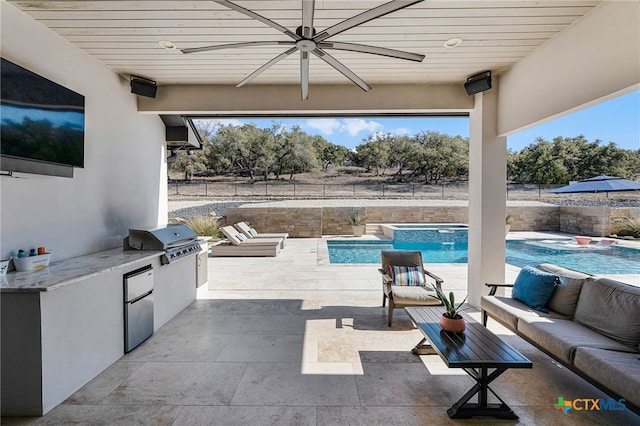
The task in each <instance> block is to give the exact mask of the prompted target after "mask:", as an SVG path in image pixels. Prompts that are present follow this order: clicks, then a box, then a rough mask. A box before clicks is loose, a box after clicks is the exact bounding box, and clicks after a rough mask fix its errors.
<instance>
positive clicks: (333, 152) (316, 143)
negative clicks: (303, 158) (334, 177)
mask: <svg viewBox="0 0 640 426" xmlns="http://www.w3.org/2000/svg"><path fill="white" fill-rule="evenodd" d="M311 143H312V144H313V147H314V149H315V152H316V158H317V159H318V161H319V162H320V163H321V164H322V170H324V171H325V172H326V171H327V170H328V169H329V166H330V165H332V164H333V165H334V166H341V165H342V164H343V163H344V161H345V160H346V159H347V157H348V155H349V150H348V149H347V148H346V147H344V146H342V145H336V144H333V143H331V142H329V141H327V140H326V139H325V138H323V137H322V136H318V135H316V136H311Z"/></svg>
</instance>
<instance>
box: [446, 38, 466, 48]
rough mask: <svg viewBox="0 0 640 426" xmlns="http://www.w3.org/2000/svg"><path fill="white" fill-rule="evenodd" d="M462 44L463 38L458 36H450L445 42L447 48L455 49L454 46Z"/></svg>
mask: <svg viewBox="0 0 640 426" xmlns="http://www.w3.org/2000/svg"><path fill="white" fill-rule="evenodd" d="M461 44H462V39H461V38H458V37H454V38H450V39H449V40H447V41H445V42H444V47H446V48H447V49H453V48H454V47H458V46H460V45H461Z"/></svg>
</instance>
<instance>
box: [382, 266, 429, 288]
mask: <svg viewBox="0 0 640 426" xmlns="http://www.w3.org/2000/svg"><path fill="white" fill-rule="evenodd" d="M389 275H391V279H392V280H393V284H394V285H396V286H421V285H424V274H423V272H422V268H421V267H419V266H396V265H389Z"/></svg>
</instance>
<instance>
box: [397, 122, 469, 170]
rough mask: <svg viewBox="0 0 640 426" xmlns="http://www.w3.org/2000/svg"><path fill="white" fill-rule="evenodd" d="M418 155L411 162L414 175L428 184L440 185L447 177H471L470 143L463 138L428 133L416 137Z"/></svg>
mask: <svg viewBox="0 0 640 426" xmlns="http://www.w3.org/2000/svg"><path fill="white" fill-rule="evenodd" d="M415 140H416V142H417V143H418V145H419V149H418V150H417V155H416V156H415V157H414V158H412V159H411V160H410V162H409V164H408V165H409V166H410V168H411V169H413V171H414V174H420V175H422V176H424V178H425V181H426V182H431V183H438V182H440V180H441V179H443V178H446V177H449V178H450V177H458V178H459V177H467V176H468V175H469V141H468V139H467V138H463V137H461V136H449V135H446V134H443V133H439V132H433V131H427V132H422V133H419V134H417V135H416V136H415Z"/></svg>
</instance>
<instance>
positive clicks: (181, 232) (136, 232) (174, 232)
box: [124, 225, 200, 265]
mask: <svg viewBox="0 0 640 426" xmlns="http://www.w3.org/2000/svg"><path fill="white" fill-rule="evenodd" d="M197 239H198V236H197V235H196V233H195V232H193V231H192V230H191V228H189V227H188V226H186V225H170V226H166V227H162V228H155V229H129V236H128V237H126V238H125V239H124V249H125V250H162V251H164V252H165V253H164V255H162V264H163V265H165V264H167V263H171V262H175V261H176V260H180V259H184V258H185V257H188V256H191V255H195V254H197V253H199V252H200V243H199V242H198V241H197Z"/></svg>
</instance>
